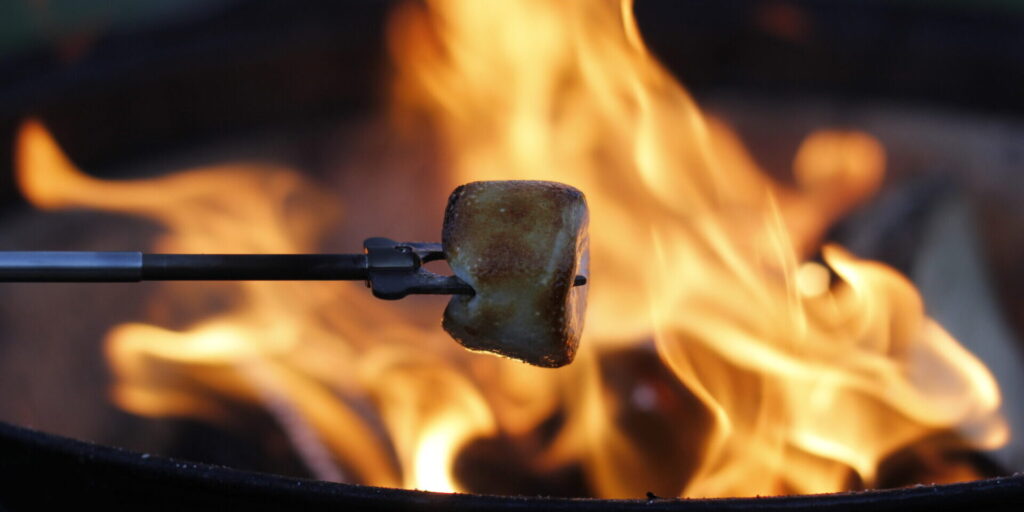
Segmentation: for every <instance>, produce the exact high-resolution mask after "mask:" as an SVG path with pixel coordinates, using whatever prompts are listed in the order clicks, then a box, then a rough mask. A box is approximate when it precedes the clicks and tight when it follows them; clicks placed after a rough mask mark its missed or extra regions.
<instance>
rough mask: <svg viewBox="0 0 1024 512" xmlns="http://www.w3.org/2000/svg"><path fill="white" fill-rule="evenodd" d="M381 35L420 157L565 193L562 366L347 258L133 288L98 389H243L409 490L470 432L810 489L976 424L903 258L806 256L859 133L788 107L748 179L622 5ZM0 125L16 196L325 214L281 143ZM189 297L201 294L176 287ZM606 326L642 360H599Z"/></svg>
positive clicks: (636, 488) (145, 402) (634, 475)
mask: <svg viewBox="0 0 1024 512" xmlns="http://www.w3.org/2000/svg"><path fill="white" fill-rule="evenodd" d="M390 44H391V47H392V50H393V52H394V55H395V59H396V66H397V69H398V73H397V79H396V81H395V88H394V92H395V113H396V114H397V116H396V120H397V121H399V122H400V124H399V126H403V127H404V128H405V129H406V130H420V129H423V126H422V125H418V124H417V123H416V121H417V120H421V119H426V120H428V121H429V122H428V124H427V127H428V128H429V129H431V130H435V131H436V133H437V134H438V135H439V137H440V142H441V144H442V146H443V149H444V150H445V162H446V164H447V165H448V166H449V168H450V169H449V171H450V172H449V173H447V174H445V175H439V176H437V177H436V179H437V180H440V181H442V182H444V183H446V184H448V185H450V186H454V185H456V184H458V183H462V182H466V181H471V180H484V179H547V180H556V181H562V182H566V183H569V184H572V185H575V186H577V187H578V188H580V189H582V190H584V191H585V192H586V194H587V195H588V199H589V203H590V206H591V210H592V212H591V214H592V217H591V233H590V236H591V251H592V269H593V279H592V280H591V283H590V284H588V286H591V288H592V289H591V292H590V309H589V311H588V315H589V317H588V319H587V331H586V333H585V337H584V340H583V342H582V345H581V351H580V354H579V356H578V360H577V362H576V363H574V364H573V365H570V366H569V367H567V368H564V369H561V370H558V371H550V370H543V369H537V368H531V367H527V366H525V365H522V364H519V363H515V362H509V361H506V360H501V359H498V358H494V357H490V356H483V355H477V354H470V353H467V352H465V351H462V350H460V349H459V348H458V347H457V346H456V344H455V343H454V342H452V341H451V340H450V339H448V338H447V337H446V336H445V335H444V334H443V332H442V331H441V330H440V329H439V328H438V327H436V326H429V324H425V323H424V322H422V321H421V320H422V319H421V318H420V316H422V315H418V314H416V313H415V312H412V311H411V309H410V308H398V307H396V306H395V305H394V304H390V303H382V302H379V301H375V300H374V299H372V298H371V297H370V296H369V294H368V293H367V292H366V291H365V289H362V287H361V285H358V284H352V283H315V282H312V283H252V282H250V283H233V284H229V283H222V284H219V285H216V286H212V285H199V284H190V285H187V286H186V285H168V286H166V287H164V288H162V289H161V290H160V291H159V293H160V295H159V297H160V299H161V303H164V304H171V306H167V307H174V305H178V306H177V307H179V308H182V309H184V310H185V311H187V312H190V313H192V316H191V317H189V318H192V319H191V320H190V321H187V322H182V321H176V320H172V319H174V318H176V317H175V316H174V315H165V316H166V317H167V318H164V319H162V321H159V322H156V321H154V322H152V323H132V324H126V325H121V326H118V327H116V328H115V329H113V330H112V331H111V333H110V334H109V336H108V340H107V351H108V358H109V360H110V362H111V366H112V368H113V371H114V374H115V377H116V382H115V384H114V388H113V391H112V395H113V397H114V400H115V401H116V403H117V404H119V405H120V406H121V407H123V408H125V409H126V410H129V411H133V412H136V413H138V414H145V415H151V416H168V415H192V416H197V417H203V418H209V419H213V420H216V419H219V418H224V417H227V416H229V415H231V414H232V412H231V411H232V408H233V407H234V406H235V404H236V403H243V404H259V405H261V406H264V407H265V408H266V410H267V411H268V413H269V414H271V415H273V416H274V417H275V418H277V419H278V420H279V421H280V423H281V425H282V429H284V430H285V431H287V432H288V433H289V436H290V437H291V438H292V439H293V442H294V443H295V445H296V450H297V451H298V452H299V453H300V454H302V456H303V458H304V459H305V460H307V462H308V463H309V464H308V465H309V466H310V467H311V468H312V470H313V471H316V472H317V474H318V475H319V476H320V477H322V478H342V475H344V478H346V479H348V480H350V481H355V482H362V483H368V484H374V485H384V486H405V487H409V488H421V489H429V490H438V491H459V490H466V489H465V488H464V487H463V486H462V484H461V483H460V481H459V478H458V475H456V474H455V473H454V471H453V468H454V467H455V466H456V462H457V461H458V459H459V456H460V454H461V452H462V450H464V449H465V447H466V446H467V445H468V443H469V442H470V441H472V440H474V439H476V438H481V437H495V438H498V437H500V438H503V439H509V440H511V441H510V442H511V443H513V446H516V447H517V448H519V449H523V450H527V451H528V452H529V453H531V457H530V458H529V459H527V460H525V461H520V462H519V464H523V465H525V466H526V467H527V468H528V469H529V470H532V471H536V472H538V473H539V474H541V475H543V474H546V473H547V472H552V471H558V470H559V469H561V468H565V467H567V466H577V467H580V468H581V469H582V471H583V474H584V475H585V477H586V480H587V483H588V485H589V489H590V492H591V493H592V494H593V495H595V496H601V497H640V496H643V495H644V493H645V492H647V491H649V490H654V491H656V492H657V493H658V494H661V495H669V494H678V495H685V496H730V495H751V494H762V495H765V494H779V493H796V492H800V493H803V492H827V491H838V490H843V489H847V488H850V487H855V486H872V485H875V483H876V480H877V474H878V467H879V464H880V462H881V461H882V460H883V459H884V458H885V457H886V456H888V455H889V454H892V453H894V452H895V451H897V450H900V449H902V448H905V447H907V446H909V445H911V444H912V443H915V442H917V441H918V440H920V439H923V438H925V437H926V436H928V435H930V434H933V433H936V432H943V431H950V430H956V431H958V432H959V435H961V436H962V437H963V439H964V441H965V442H966V443H969V444H970V445H971V446H974V447H978V448H991V447H995V446H998V445H999V444H1000V443H1002V442H1003V441H1005V439H1006V436H1007V435H1008V433H1007V432H1006V428H1005V425H1004V423H1003V422H1002V420H1001V418H1000V417H999V415H998V408H999V402H1000V397H999V391H998V387H997V386H996V383H995V381H994V380H993V378H992V376H991V374H990V373H989V372H988V370H987V369H986V368H985V367H984V365H982V364H981V363H980V362H979V361H978V360H977V359H976V358H974V357H973V356H972V355H971V354H969V353H968V352H967V351H965V350H964V349H963V348H962V347H961V346H960V345H959V344H958V343H957V342H956V341H955V340H953V339H952V338H951V337H950V336H949V335H948V334H947V333H946V332H945V331H944V330H943V329H942V328H941V327H940V326H939V325H938V324H936V323H935V322H934V321H933V320H931V319H930V318H928V317H927V316H926V315H925V313H924V308H923V305H922V304H921V299H920V297H919V295H918V294H917V292H916V290H914V288H913V287H912V286H911V284H910V283H909V282H908V281H907V280H906V279H904V278H903V277H901V276H900V275H898V274H897V273H896V272H895V271H893V270H892V269H890V268H888V267H885V266H884V265H880V264H877V263H873V262H870V261H865V260H862V259H858V258H856V257H855V256H853V255H851V254H849V253H848V252H846V251H845V250H843V249H842V248H840V247H838V246H834V245H826V246H825V247H824V248H822V250H821V254H822V256H823V263H815V262H808V261H806V260H807V259H808V258H809V257H810V256H811V255H812V254H816V253H817V252H818V249H819V248H820V246H821V238H822V236H823V233H824V232H825V231H826V229H827V228H828V226H829V225H830V224H831V223H832V222H834V221H835V220H836V219H837V218H838V217H840V216H841V215H843V214H844V213H845V212H846V211H847V210H849V209H850V208H852V207H853V206H855V205H856V204H857V203H858V202H860V201H862V200H864V199H865V198H866V197H868V196H870V195H871V194H872V193H873V192H874V191H875V190H876V189H877V188H878V186H879V184H880V183H881V178H882V174H883V172H884V167H885V151H884V148H883V147H882V145H881V144H880V143H879V142H878V141H877V140H875V139H874V138H873V137H871V136H870V135H868V134H865V133H861V132H856V131H849V130H822V131H818V132H815V133H813V134H811V135H809V136H808V137H807V139H806V140H805V141H804V143H803V144H802V145H801V147H800V149H799V151H798V152H797V154H796V155H795V159H794V166H793V167H794V168H793V172H794V177H795V183H796V186H786V185H782V184H779V183H776V182H774V181H773V180H772V179H771V178H770V177H769V176H768V175H767V174H765V173H764V172H763V171H762V170H761V169H759V168H758V166H757V165H756V164H755V163H754V160H753V159H752V158H751V157H750V155H748V154H747V153H746V150H745V149H744V148H743V146H742V144H741V142H740V140H739V137H738V136H737V135H736V134H735V133H733V132H732V130H731V129H730V128H729V127H728V126H727V125H725V123H723V122H721V121H718V120H715V119H713V118H708V117H707V116H705V115H703V114H702V113H701V112H700V110H699V108H698V107H697V105H696V104H695V102H694V101H693V99H692V98H691V97H690V96H689V95H688V94H687V93H686V92H685V91H684V90H683V89H682V87H681V86H680V85H679V84H678V83H677V82H676V81H675V80H674V79H673V78H672V77H671V76H670V75H669V74H668V73H667V72H666V71H665V70H664V69H662V68H661V66H660V65H659V64H658V63H657V62H656V61H655V60H654V58H653V57H652V56H651V55H650V54H649V53H648V51H647V49H646V48H645V47H644V44H643V40H642V37H641V34H640V30H639V28H638V27H637V25H636V22H635V20H634V19H633V17H632V4H631V3H630V2H628V1H623V2H614V1H597V0H563V1H542V0H519V1H516V2H479V1H477V0H445V1H428V2H426V3H425V4H419V3H415V4H414V3H410V4H406V5H404V6H402V7H401V8H400V9H399V10H397V11H396V13H395V16H394V18H393V24H392V26H391V32H390ZM413 133H417V132H413ZM420 133H422V132H420ZM17 148H18V151H17V164H18V165H17V171H18V180H19V183H20V185H21V187H22V190H23V191H24V193H25V194H26V196H27V197H29V199H30V200H31V201H32V202H33V203H34V204H36V205H37V206H40V207H42V208H49V209H59V208H96V209H102V210H107V211H114V212H123V213H130V214H135V215H141V216H143V217H146V218H148V219H151V220H153V221H155V222H158V223H160V224H161V225H162V226H164V227H165V228H166V231H165V233H164V234H163V235H162V236H161V237H160V238H159V239H158V240H157V241H156V242H155V244H154V249H155V250H158V251H166V252H208V253H211V252H252V253H259V252H266V253H270V252H305V251H315V250H316V249H317V238H318V236H320V235H321V234H322V233H324V231H325V230H327V229H329V228H330V227H331V226H332V225H333V223H335V222H337V221H338V220H339V219H341V218H343V208H342V207H341V205H339V204H338V201H337V200H336V199H335V198H332V197H329V196H328V195H326V194H325V193H324V192H323V187H320V186H318V184H316V183H311V182H310V181H309V180H308V179H305V178H303V177H302V175H301V174H300V173H298V172H296V171H294V170H291V169H286V168H279V167H271V166H265V165H251V164H235V165H226V166H220V167H213V168H205V169H194V170H185V171H182V172H179V173H175V174H171V175H167V176H162V177H157V178H152V179H146V180H128V181H104V180H99V179H96V178H93V177H90V176H88V175H86V174H83V173H82V172H80V171H79V170H77V169H76V168H75V166H74V165H73V164H72V163H71V162H70V160H69V159H68V158H67V157H66V156H65V155H64V154H63V153H62V152H61V150H60V148H59V147H58V145H57V144H56V142H55V141H54V140H53V138H52V137H51V136H50V135H49V134H48V133H47V132H46V130H45V129H44V128H43V127H42V126H41V125H40V124H39V123H37V122H35V121H29V122H26V123H25V125H24V126H23V127H22V130H21V132H20V134H19V139H18V141H17ZM225 190H230V191H231V193H230V194H225V193H224V191H225ZM375 193H376V192H375ZM427 202H428V203H429V202H430V201H427ZM387 227H388V225H387V224H386V223H384V222H382V223H381V224H380V225H377V226H365V229H366V234H367V235H370V234H386V232H385V231H386V229H387ZM381 230H384V231H381ZM211 302H213V303H216V304H218V305H221V306H223V304H225V303H226V304H227V307H218V308H216V309H214V308H203V307H198V306H195V305H196V304H206V303H211ZM197 309H198V311H197ZM211 311H213V312H211ZM437 313H438V312H433V313H430V314H435V315H436V314H437ZM157 324H160V325H162V326H158V325H157ZM424 325H428V327H423V326H424ZM623 351H629V352H628V353H632V354H651V353H656V354H657V356H658V357H660V362H658V363H657V364H658V365H659V366H658V367H657V368H656V369H655V370H651V369H649V368H648V369H647V370H644V371H636V372H634V373H629V374H628V378H623V377H622V376H621V372H623V371H624V370H623V368H627V369H628V368H629V367H628V365H627V366H624V365H625V363H623V360H622V358H621V357H619V354H622V353H626V352H623ZM645 368H646V367H645ZM617 372H618V373H617ZM659 372H660V373H659ZM662 374H664V375H665V377H664V378H665V379H669V380H667V381H666V380H658V379H662V377H657V376H656V375H662ZM690 403H692V404H693V407H692V408H687V407H688V406H687V405H686V404H690ZM638 414H639V416H638ZM673 415H674V416H673ZM638 417H642V418H646V419H645V420H643V421H639V420H637V418H638ZM666 418H669V419H666ZM671 418H685V419H676V420H674V419H671ZM673 421H675V423H673ZM645 422H646V423H645ZM680 422H682V423H680ZM690 422H692V424H690ZM552 429H553V430H554V432H553V433H551V432H548V433H546V434H544V435H541V434H540V432H542V431H545V432H546V431H550V430H552ZM652 432H654V434H652ZM492 463H493V464H495V465H498V466H501V465H502V464H506V461H503V460H494V461H492ZM332 465H337V466H338V467H335V468H332ZM953 473H956V474H955V475H954V474H953ZM970 476H971V475H969V474H964V473H963V472H956V470H951V476H950V478H967V477H970ZM857 482H859V483H857Z"/></svg>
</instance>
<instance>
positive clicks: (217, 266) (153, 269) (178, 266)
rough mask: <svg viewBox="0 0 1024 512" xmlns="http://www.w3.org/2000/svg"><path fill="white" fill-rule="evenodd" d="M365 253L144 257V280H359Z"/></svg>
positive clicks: (363, 271)
mask: <svg viewBox="0 0 1024 512" xmlns="http://www.w3.org/2000/svg"><path fill="white" fill-rule="evenodd" d="M367 270H368V265H367V260H366V255H365V254H143V255H142V280H143V281H359V280H364V279H366V278H367Z"/></svg>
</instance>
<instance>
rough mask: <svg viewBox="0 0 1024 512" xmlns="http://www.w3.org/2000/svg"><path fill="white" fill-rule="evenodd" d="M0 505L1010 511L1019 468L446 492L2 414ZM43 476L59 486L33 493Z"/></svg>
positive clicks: (1020, 481) (1016, 500)
mask: <svg viewBox="0 0 1024 512" xmlns="http://www.w3.org/2000/svg"><path fill="white" fill-rule="evenodd" d="M0 453H2V454H3V457H0V507H4V506H10V507H15V509H20V507H22V506H39V505H40V504H41V503H46V502H48V501H49V500H57V499H67V498H68V497H74V499H76V501H77V502H79V503H87V502H88V503H103V502H109V503H115V504H117V505H118V506H124V505H126V504H129V503H138V504H140V505H143V504H145V505H152V504H153V503H159V504H160V506H161V507H164V506H174V507H177V506H186V505H187V506H197V505H202V506H203V507H209V506H222V505H242V504H244V505H246V506H247V507H249V508H250V509H251V508H253V507H255V508H257V509H262V508H279V507H283V506H286V505H287V506H296V505H301V506H303V507H304V510H319V509H321V508H322V509H324V510H326V509H327V508H328V507H330V508H331V509H336V508H337V507H339V506H343V505H344V506H351V507H356V508H357V509H359V510H391V509H396V508H397V509H400V510H453V511H469V510H522V509H525V508H528V509H543V510H574V511H606V510H647V511H659V510H812V509H813V510H934V509H938V508H940V507H941V509H942V510H977V509H980V508H982V507H984V508H986V509H988V510H1016V509H1017V508H1016V507H1021V506H1024V473H1017V474H1014V475H1011V476H1005V477H996V478H990V479H985V480H977V481H974V482H966V483H958V484H945V485H918V486H914V487H907V488H900V489H883V490H868V491H857V492H844V493H835V494H813V495H794V496H772V497H744V498H715V499H694V498H660V497H655V496H651V497H650V498H649V499H613V500H606V499H594V498H559V497H545V496H494V495H480V494H445V493H435V492H428V491H419V490H408V489H392V488H383V487H372V486H365V485H355V484H343V483H333V482H323V481H317V480H309V479H302V478H294V477H286V476H281V475H272V474H266V473H257V472H250V471H242V470H237V469H233V468H228V467H223V466H215V465H211V464H205V463H198V462H188V461H182V460H175V459H171V458H166V457H162V456H156V455H149V454H141V453H137V452H132V451H129V450H125V449H122V448H115V447H110V446H103V445H97V444H93V443H89V442H86V441H80V440H77V439H72V438H68V437H63V436H58V435H54V434H50V433H46V432H41V431H37V430H32V429H29V428H25V427H21V426H15V425H11V424H8V423H4V422H0ZM47 482H60V487H61V488H62V492H61V493H58V494H54V493H46V494H40V493H39V492H38V489H39V488H40V487H44V486H45V485H46V483H47Z"/></svg>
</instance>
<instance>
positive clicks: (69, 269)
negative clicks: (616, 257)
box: [0, 238, 586, 300]
mask: <svg viewBox="0 0 1024 512" xmlns="http://www.w3.org/2000/svg"><path fill="white" fill-rule="evenodd" d="M442 259H444V250H443V249H442V247H441V244H438V243H424V242H396V241H394V240H390V239H387V238H368V239H366V240H365V241H364V242H363V254H144V253H142V252H136V251H119V252H79V251H70V252H57V251H0V282H107V283H109V282H139V281H336V280H337V281H366V284H367V286H369V287H370V289H371V290H372V291H373V294H374V296H376V297H378V298H381V299H387V300H395V299H401V298H403V297H405V296H406V295H410V294H431V295H438V294H447V295H451V294H458V295H472V294H473V288H472V287H471V286H469V285H468V284H467V283H466V282H465V281H463V280H461V279H459V278H458V277H456V276H444V275H440V274H435V273H433V272H430V271H428V270H426V269H424V268H423V264H424V263H427V262H430V261H436V260H442ZM585 283H586V278H585V277H584V276H576V280H575V281H574V283H573V284H574V286H579V285H582V284H585Z"/></svg>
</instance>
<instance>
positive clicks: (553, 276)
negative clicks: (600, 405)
mask: <svg viewBox="0 0 1024 512" xmlns="http://www.w3.org/2000/svg"><path fill="white" fill-rule="evenodd" d="M587 224H588V212H587V202H586V199H585V198H584V196H583V193H582V192H580V191H579V190H577V189H575V188H573V187H570V186H568V185H563V184H561V183H555V182H548V181H479V182H473V183H469V184H466V185H463V186H461V187H459V188H457V189H455V191H454V192H452V195H451V197H450V198H449V199H448V207H447V209H446V210H445V217H444V230H443V233H442V244H443V246H444V252H445V257H446V259H447V260H448V265H449V266H450V267H451V269H452V271H453V272H454V273H455V275H456V276H458V277H459V278H460V279H462V280H463V281H465V282H466V283H468V284H469V285H470V286H472V287H473V290H474V291H475V294H474V295H471V296H468V295H457V296H454V297H453V298H452V299H451V301H450V302H449V303H448V307H447V308H446V309H445V312H444V321H443V324H442V325H443V326H444V329H445V330H446V331H448V333H449V334H451V336H452V337H453V338H455V339H456V340H457V341H458V342H459V343H461V344H462V345H463V346H465V347H466V348H468V349H471V350H481V351H486V352H493V353H495V354H500V355H502V356H506V357H511V358H514V359H519V360H522V361H524V362H527V363H530V364H533V365H537V366H545V367H551V368H555V367H559V366H563V365H566V364H569V363H571V362H572V360H573V357H575V355H576V349H577V347H578V346H579V341H580V335H581V333H582V331H583V316H584V312H585V310H586V298H587V288H588V286H573V282H574V279H575V277H576V276H577V275H582V276H584V277H589V275H588V268H587V267H588V257H589V255H588V238H587Z"/></svg>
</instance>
